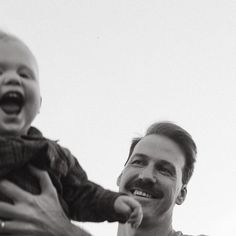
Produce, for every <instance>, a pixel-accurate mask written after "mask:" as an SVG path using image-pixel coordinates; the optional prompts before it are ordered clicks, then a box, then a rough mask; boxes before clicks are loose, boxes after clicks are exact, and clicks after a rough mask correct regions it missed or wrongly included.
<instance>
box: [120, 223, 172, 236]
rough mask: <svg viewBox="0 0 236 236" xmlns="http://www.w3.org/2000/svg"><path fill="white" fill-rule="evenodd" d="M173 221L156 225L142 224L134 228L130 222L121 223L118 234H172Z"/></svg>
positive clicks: (128, 235)
mask: <svg viewBox="0 0 236 236" xmlns="http://www.w3.org/2000/svg"><path fill="white" fill-rule="evenodd" d="M172 233H173V230H172V225H171V223H169V222H168V223H167V222H162V224H156V225H142V224H141V226H140V227H139V228H138V229H134V228H132V227H131V226H130V224H119V226H118V232H117V236H144V235H145V236H172Z"/></svg>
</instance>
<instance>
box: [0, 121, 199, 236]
mask: <svg viewBox="0 0 236 236" xmlns="http://www.w3.org/2000/svg"><path fill="white" fill-rule="evenodd" d="M196 153H197V150H196V145H195V143H194V141H193V139H192V138H191V136H190V135H189V134H188V133H187V132H186V131H185V130H184V129H182V128H181V127H179V126H177V125H175V124H173V123H169V122H161V123H155V124H153V125H152V126H150V128H149V129H148V130H147V132H146V134H145V136H144V137H141V138H137V139H134V140H133V142H132V144H131V148H130V153H129V158H128V160H127V162H126V165H125V168H124V170H123V171H122V173H121V175H120V176H119V178H118V180H117V184H118V186H119V189H120V191H122V192H125V193H127V194H128V195H131V196H133V197H134V198H135V199H136V200H138V201H139V202H140V203H141V205H142V208H143V214H144V217H143V221H142V223H141V225H140V227H139V228H138V229H132V228H131V227H130V226H129V225H128V224H124V225H123V224H119V227H118V236H139V235H142V236H143V235H145V236H181V235H183V234H182V233H181V232H176V231H174V229H173V228H172V213H173V209H174V206H175V204H179V205H180V204H182V203H183V201H184V200H185V197H186V194H187V184H188V181H189V179H190V178H191V176H192V173H193V169H194V162H195V157H196ZM33 172H34V173H35V175H36V176H37V177H38V178H39V180H40V184H41V186H42V193H41V194H40V195H36V196H35V195H31V194H28V193H26V192H25V191H23V190H21V189H19V188H18V187H17V186H14V185H13V184H12V183H9V182H7V181H2V182H0V191H4V192H5V194H7V195H8V196H9V197H11V198H12V199H13V200H14V202H15V205H14V206H9V205H7V204H5V203H0V218H1V216H8V218H9V219H11V221H7V222H4V224H1V223H0V234H1V232H4V233H12V235H14V234H15V235H18V234H19V233H21V234H22V235H27V234H30V235H45V236H49V235H50V236H54V235H55V236H56V235H57V236H60V235H63V236H67V235H68V236H70V235H73V236H75V235H83V232H81V231H80V229H78V228H77V227H76V226H74V225H72V224H70V222H69V220H68V219H67V218H66V217H65V215H64V214H63V210H62V209H61V208H60V205H59V204H58V199H57V195H56V192H55V191H53V186H52V184H51V182H50V179H49V178H48V175H47V174H46V173H44V172H42V171H39V170H36V169H34V170H33ZM22 209H24V210H22ZM16 233H18V234H16Z"/></svg>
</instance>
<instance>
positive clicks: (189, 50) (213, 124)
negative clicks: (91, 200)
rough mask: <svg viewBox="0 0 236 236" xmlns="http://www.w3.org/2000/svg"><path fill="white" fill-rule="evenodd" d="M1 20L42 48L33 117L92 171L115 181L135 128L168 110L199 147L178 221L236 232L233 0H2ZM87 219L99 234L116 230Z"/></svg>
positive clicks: (180, 225)
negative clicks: (39, 102)
mask: <svg viewBox="0 0 236 236" xmlns="http://www.w3.org/2000/svg"><path fill="white" fill-rule="evenodd" d="M0 28H2V29H4V30H8V31H9V32H11V33H13V34H16V35H17V36H19V37H20V38H22V39H23V40H24V41H25V42H26V43H27V44H28V45H29V47H30V48H31V49H32V51H33V52H34V54H35V55H36V57H37V59H38V62H39V66H40V79H41V90H42V97H43V104H42V109H41V113H40V115H39V116H38V117H37V119H36V120H35V122H34V125H35V126H37V127H38V128H40V129H41V130H42V131H43V133H44V134H45V136H47V137H49V138H52V139H59V140H60V143H61V144H62V145H63V146H66V147H68V148H69V149H70V150H71V151H72V153H73V154H74V155H76V156H77V158H78V160H79V162H80V163H81V164H82V166H83V167H84V169H85V170H86V171H87V173H88V176H89V177H90V179H91V180H93V181H95V182H97V183H99V184H101V185H103V186H104V187H106V188H109V189H112V190H118V188H117V186H116V178H117V176H118V175H119V173H120V171H121V170H122V168H123V164H124V162H125V160H126V157H127V155H128V149H129V144H130V141H131V139H132V138H133V137H135V136H137V135H138V134H143V133H144V132H145V130H146V128H147V127H148V126H149V125H150V124H151V123H152V122H154V121H159V120H170V121H174V122H176V123H177V124H179V125H180V126H182V127H184V128H185V129H186V130H188V131H189V132H190V133H191V134H192V136H193V138H194V139H195V141H196V143H197V146H198V158H197V159H198V160H197V164H196V169H195V173H194V175H193V178H192V180H191V181H190V183H189V188H188V196H187V199H186V201H185V202H184V204H183V205H182V206H177V207H176V210H175V214H174V220H173V223H174V227H175V229H178V230H182V231H183V232H185V233H189V234H200V233H204V234H209V235H212V236H222V235H236V229H235V212H236V204H235V200H236V190H235V188H236V184H235V180H236V151H235V146H236V142H235V141H236V122H235V118H236V92H235V91H236V66H235V63H236V1H233V0H197V1H192V0H185V1H183V0H179V1H174V0H171V1H169V0H162V1H158V0H150V1H149V0H142V1H141V0H119V1H113V0H100V1H94V0H21V1H17V0H0ZM82 226H83V227H84V228H86V229H88V230H89V231H90V232H91V233H92V234H94V235H96V236H112V235H116V230H117V224H116V223H113V224H108V223H100V224H95V223H85V224H83V225H82Z"/></svg>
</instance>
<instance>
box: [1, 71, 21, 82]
mask: <svg viewBox="0 0 236 236" xmlns="http://www.w3.org/2000/svg"><path fill="white" fill-rule="evenodd" d="M3 83H4V84H5V85H21V78H20V76H19V75H18V74H17V73H14V72H9V73H6V74H5V75H4V78H3Z"/></svg>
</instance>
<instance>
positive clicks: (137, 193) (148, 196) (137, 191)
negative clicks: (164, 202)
mask: <svg viewBox="0 0 236 236" xmlns="http://www.w3.org/2000/svg"><path fill="white" fill-rule="evenodd" d="M133 194H134V195H135V196H141V197H146V198H152V196H151V195H150V194H148V193H146V192H143V191H140V190H135V191H134V193H133Z"/></svg>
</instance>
